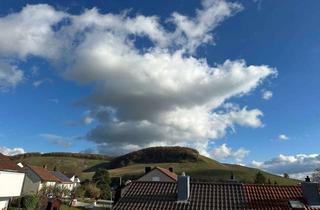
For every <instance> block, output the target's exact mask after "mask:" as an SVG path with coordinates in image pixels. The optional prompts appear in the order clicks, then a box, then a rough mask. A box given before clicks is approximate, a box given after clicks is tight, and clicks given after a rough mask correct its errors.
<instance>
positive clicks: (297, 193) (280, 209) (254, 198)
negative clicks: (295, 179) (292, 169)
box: [243, 184, 317, 210]
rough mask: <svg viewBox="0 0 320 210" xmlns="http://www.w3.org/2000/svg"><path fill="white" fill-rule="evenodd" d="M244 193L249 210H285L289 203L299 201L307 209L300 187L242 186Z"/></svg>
mask: <svg viewBox="0 0 320 210" xmlns="http://www.w3.org/2000/svg"><path fill="white" fill-rule="evenodd" d="M243 187H244V189H245V193H246V200H247V201H246V202H247V203H248V207H249V209H274V210H286V209H288V210H289V209H290V208H289V205H288V203H289V201H300V202H301V203H303V204H304V205H305V206H306V208H307V209H309V210H310V209H317V208H310V207H308V205H306V202H305V200H304V199H303V195H302V190H301V186H299V185H294V186H279V185H257V184H245V185H243Z"/></svg>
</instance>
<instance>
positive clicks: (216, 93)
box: [0, 0, 320, 174]
mask: <svg viewBox="0 0 320 210" xmlns="http://www.w3.org/2000/svg"><path fill="white" fill-rule="evenodd" d="M160 5H165V6H160ZM92 8H96V10H95V9H92ZM196 8H198V9H196ZM302 8H303V9H302ZM319 8H320V2H317V1H303V2H302V1H263V0H260V1H259V0H256V1H227V2H224V1H220V2H217V1H213V0H205V1H202V2H200V1H188V3H186V2H185V1H179V0H176V1H152V3H150V1H140V0H139V1H106V0H104V1H102V0H94V1H28V3H26V2H25V1H18V0H17V1H13V0H8V1H3V2H2V3H1V8H0V26H1V30H2V32H1V33H2V35H0V44H1V45H2V47H0V104H1V109H0V149H1V150H2V152H4V153H8V154H13V153H16V152H23V151H26V152H34V151H39V152H52V151H70V152H79V151H87V152H101V153H107V154H119V153H125V152H128V151H131V150H135V149H139V148H143V147H146V146H154V145H181V146H190V147H194V148H196V149H198V150H199V151H201V152H202V153H203V154H206V155H208V156H211V157H212V158H214V159H218V160H221V161H225V162H237V163H242V164H247V165H253V166H255V167H260V168H262V169H265V170H269V171H272V172H275V173H283V172H287V171H288V172H290V173H292V174H301V173H307V172H310V171H311V170H313V169H314V168H316V167H318V165H319V164H320V161H318V160H320V156H318V149H317V148H319V146H320V142H319V141H317V140H318V139H319V137H320V131H319V129H318V128H319V126H320V110H319V99H320V93H319V91H318V90H319V88H320V83H319V76H320V75H319V66H320V59H319V57H320V36H319V34H320V27H319V26H318V25H319V24H318V20H319V19H320V13H319V12H318V10H319ZM34 14H36V15H34ZM90 21H91V22H90ZM95 21H96V22H95ZM86 24H87V25H86ZM189 26H191V27H189ZM33 27H34V28H33ZM82 27H83V28H82ZM29 29H30V30H29ZM41 30H42V31H41ZM15 35H16V36H15ZM28 37H29V38H28ZM119 37H120V38H119ZM35 40H36V41H35ZM42 41H43V42H42ZM3 46H4V47H3ZM113 53H114V54H116V56H114V55H113ZM117 53H119V54H117ZM99 56H102V57H99ZM104 56H105V57H104ZM148 56H150V57H148ZM104 58H105V59H104ZM95 59H96V60H95ZM226 61H227V62H228V61H229V63H226ZM166 62H168V63H166ZM251 65H252V68H251V67H250V66H251ZM189 67H190V68H189ZM131 68H132V69H131ZM173 69H174V70H173ZM185 69H186V70H185ZM199 72H201V73H199ZM217 72H220V73H221V75H220V76H221V77H219V76H217V75H216V74H215V73H217ZM208 81H209V82H208ZM220 83H221V84H220ZM202 84H204V85H202ZM264 94H265V98H263V95H264ZM299 154H300V155H299ZM307 161H308V163H310V164H306V162H307ZM306 165H307V166H306Z"/></svg>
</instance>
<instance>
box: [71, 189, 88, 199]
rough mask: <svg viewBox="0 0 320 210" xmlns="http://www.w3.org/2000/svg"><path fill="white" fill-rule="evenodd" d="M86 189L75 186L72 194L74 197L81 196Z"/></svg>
mask: <svg viewBox="0 0 320 210" xmlns="http://www.w3.org/2000/svg"><path fill="white" fill-rule="evenodd" d="M85 192H86V190H85V189H84V187H82V186H81V187H77V188H76V189H74V196H75V197H76V198H83V197H84V194H85Z"/></svg>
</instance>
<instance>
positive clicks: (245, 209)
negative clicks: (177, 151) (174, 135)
mask: <svg viewBox="0 0 320 210" xmlns="http://www.w3.org/2000/svg"><path fill="white" fill-rule="evenodd" d="M318 187H319V186H318V184H317V183H310V182H304V183H302V184H301V185H296V186H279V185H257V184H238V183H224V184H218V183H199V182H198V183H192V182H190V178H189V176H185V175H181V176H178V181H177V182H153V181H151V182H150V181H148V182H145V181H135V182H132V183H131V184H130V185H129V186H127V187H126V188H124V190H123V193H121V195H122V197H121V198H120V199H119V200H118V201H117V203H116V204H115V206H114V207H113V209H114V210H129V209H135V210H142V209H143V210H144V209H145V210H146V209H162V210H171V209H175V210H187V209H188V210H197V209H206V210H209V209H210V210H220V209H230V210H231V209H237V210H263V209H266V210H269V209H274V210H289V209H292V210H301V209H305V210H316V209H320V196H319V190H318Z"/></svg>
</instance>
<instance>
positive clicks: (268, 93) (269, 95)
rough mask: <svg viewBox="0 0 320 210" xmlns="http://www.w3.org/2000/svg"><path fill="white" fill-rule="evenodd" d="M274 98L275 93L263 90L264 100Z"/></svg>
mask: <svg viewBox="0 0 320 210" xmlns="http://www.w3.org/2000/svg"><path fill="white" fill-rule="evenodd" d="M272 96H273V93H272V92H271V91H270V90H263V91H262V98H263V99H264V100H270V99H271V98H272Z"/></svg>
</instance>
